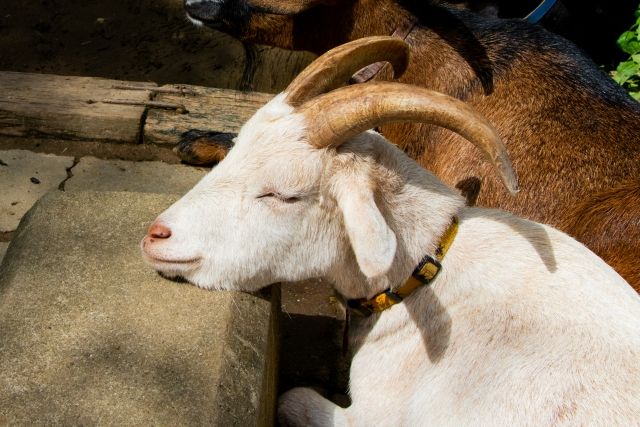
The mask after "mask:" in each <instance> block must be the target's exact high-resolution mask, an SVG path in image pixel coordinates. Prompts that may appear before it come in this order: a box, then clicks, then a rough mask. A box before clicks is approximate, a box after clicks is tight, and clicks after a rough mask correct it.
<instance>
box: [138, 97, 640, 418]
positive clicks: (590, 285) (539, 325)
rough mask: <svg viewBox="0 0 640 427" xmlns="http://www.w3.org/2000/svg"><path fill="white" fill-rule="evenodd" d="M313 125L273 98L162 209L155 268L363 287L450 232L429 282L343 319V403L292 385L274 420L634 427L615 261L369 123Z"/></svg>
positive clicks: (253, 284) (150, 243) (632, 374)
mask: <svg viewBox="0 0 640 427" xmlns="http://www.w3.org/2000/svg"><path fill="white" fill-rule="evenodd" d="M307 132H313V129H307V125H306V123H305V122H304V120H303V117H301V116H299V115H297V114H295V112H294V111H293V109H292V108H291V107H290V106H288V105H287V104H286V102H285V101H284V96H283V95H279V96H277V97H276V98H274V99H273V100H272V101H271V102H270V103H269V104H267V105H266V106H265V107H263V108H262V109H260V110H259V111H258V112H257V113H256V114H255V116H254V117H253V118H251V119H250V120H249V121H248V122H247V123H246V124H245V126H244V127H243V128H242V130H241V131H240V133H239V135H238V138H237V143H236V146H235V148H234V149H233V150H231V152H230V154H229V155H228V157H227V158H226V159H225V160H224V161H223V162H222V163H221V164H220V165H219V166H218V167H216V168H215V169H213V171H212V172H211V173H210V174H209V175H207V176H206V177H205V178H204V179H203V180H202V181H201V182H200V183H199V184H198V185H196V187H195V188H194V189H193V190H191V191H190V192H189V193H188V194H187V195H186V196H184V197H183V198H182V199H181V200H179V201H178V202H177V203H175V204H174V205H173V206H171V207H170V208H169V209H168V210H167V211H165V212H164V213H163V214H161V215H160V216H159V217H158V219H157V222H158V223H159V224H163V225H164V226H166V227H168V228H169V229H170V230H171V233H172V234H171V237H170V238H167V239H153V238H151V237H150V236H147V237H145V239H144V240H143V243H142V246H143V249H144V254H145V258H146V259H147V260H148V261H149V263H150V264H151V265H152V266H153V267H155V268H156V269H158V270H160V271H162V272H164V273H165V274H168V275H176V276H183V277H184V278H186V279H187V280H189V281H191V282H192V283H194V284H196V285H198V286H201V287H205V288H214V289H234V290H248V291H251V290H255V289H258V288H260V287H263V286H266V285H268V284H270V283H272V282H276V281H281V280H286V281H295V280H300V279H305V278H311V277H318V276H324V277H327V278H328V279H330V280H332V281H333V282H334V283H335V287H336V290H337V291H338V292H339V293H341V294H342V295H344V296H345V297H346V298H362V297H371V296H372V295H374V294H376V293H377V292H380V291H382V290H384V289H386V288H387V287H389V286H392V287H393V286H398V285H400V284H401V283H403V282H404V280H406V278H407V277H408V276H409V275H410V274H411V271H412V270H413V268H414V267H415V265H416V264H417V263H418V261H419V260H420V259H421V258H422V256H423V255H425V254H426V253H433V251H434V249H435V246H436V244H437V241H438V239H439V236H440V235H441V234H442V233H443V231H444V230H445V229H446V227H447V226H448V224H449V222H450V221H451V218H452V216H453V215H458V216H459V218H460V228H459V232H458V234H457V236H456V238H455V240H454V242H453V245H452V247H451V249H450V251H449V252H448V254H447V255H446V257H445V259H444V261H443V270H442V272H441V273H440V275H439V276H438V277H437V278H436V280H435V281H434V282H433V283H432V285H431V286H429V287H424V288H421V289H419V290H418V291H416V292H415V293H414V294H413V295H411V296H410V297H409V298H407V299H406V300H405V301H404V302H403V303H402V304H399V305H396V306H394V307H392V308H391V309H389V310H387V311H384V312H383V313H381V314H380V315H374V316H372V317H371V318H368V319H365V320H361V321H359V322H356V325H354V328H353V331H352V340H353V343H352V345H353V347H354V348H355V354H354V357H353V362H352V366H351V374H350V394H351V398H352V401H353V403H352V405H351V406H350V407H349V408H346V409H343V408H340V407H338V406H336V405H334V404H333V403H331V402H329V401H328V400H326V399H324V398H323V397H321V396H320V395H318V394H317V393H316V392H314V391H312V390H310V389H294V390H291V391H289V392H287V393H285V394H284V395H283V396H282V397H281V399H280V408H279V416H280V419H281V422H282V424H283V425H318V426H319V425H351V426H374V425H375V426H399V425H406V426H416V425H438V426H441V425H451V426H460V425H491V426H513V425H532V426H533V425H535V426H538V425H620V426H630V425H637V424H638V420H639V418H638V417H639V415H638V414H640V298H639V297H638V295H637V294H636V293H635V292H634V291H633V290H632V289H631V287H630V286H629V285H628V284H627V283H626V282H625V281H624V280H623V279H622V278H621V277H620V276H619V275H618V274H617V273H616V272H615V271H613V270H612V269H611V268H610V267H609V266H607V265H606V264H605V263H604V262H603V261H602V260H600V259H599V258H598V257H597V256H596V255H594V254H593V253H592V252H590V251H589V250H588V249H587V248H586V247H584V246H583V245H581V244H580V243H578V242H576V241H575V240H573V239H571V238H570V237H568V236H567V235H565V234H563V233H561V232H560V231H557V230H555V229H552V228H550V227H547V226H544V225H541V224H537V223H534V222H530V221H526V220H523V219H520V218H516V217H514V216H512V215H509V214H507V213H504V212H500V211H495V210H485V209H475V208H467V207H465V206H464V203H463V200H462V199H461V198H460V197H459V196H458V195H457V194H456V193H455V192H454V191H452V190H451V189H449V188H447V187H446V186H444V185H443V184H442V183H441V182H440V181H439V180H438V179H437V178H436V177H434V176H433V175H431V174H430V173H428V172H427V171H425V170H423V169H422V168H420V167H419V166H418V165H417V164H415V163H414V162H413V161H412V160H410V159H409V158H408V157H407V156H406V155H405V154H404V153H402V152H401V151H400V150H398V149H396V148H395V147H393V146H391V145H390V144H389V143H388V142H387V141H386V140H384V138H382V137H381V136H379V135H377V134H375V133H372V132H367V133H364V134H362V135H359V136H358V137H356V138H354V139H353V140H351V141H349V142H347V143H345V144H343V145H342V146H340V148H338V149H337V150H336V149H324V150H318V149H314V148H312V147H311V146H309V145H308V144H307V143H306V137H305V135H307ZM271 193H273V194H275V195H277V196H278V197H272V196H268V197H259V196H264V195H265V194H271ZM292 197H295V199H292ZM287 198H288V199H289V200H288V201H286V200H284V199H287ZM159 259H163V260H165V261H158V260H159ZM171 260H175V261H185V262H171ZM189 260H192V261H189Z"/></svg>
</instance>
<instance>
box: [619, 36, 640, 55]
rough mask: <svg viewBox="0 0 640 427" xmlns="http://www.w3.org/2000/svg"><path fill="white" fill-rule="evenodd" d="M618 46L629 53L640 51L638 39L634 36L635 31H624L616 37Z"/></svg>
mask: <svg viewBox="0 0 640 427" xmlns="http://www.w3.org/2000/svg"><path fill="white" fill-rule="evenodd" d="M617 43H618V46H619V47H620V49H622V50H623V51H624V52H626V53H628V54H629V55H633V54H636V53H638V52H640V40H638V38H637V37H636V33H633V32H631V31H625V32H624V33H622V35H621V36H620V37H619V38H618V42H617Z"/></svg>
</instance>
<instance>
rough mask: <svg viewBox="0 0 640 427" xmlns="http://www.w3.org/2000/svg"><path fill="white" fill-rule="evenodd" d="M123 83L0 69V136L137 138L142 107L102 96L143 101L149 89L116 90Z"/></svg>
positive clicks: (130, 139)
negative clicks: (114, 102)
mask: <svg viewBox="0 0 640 427" xmlns="http://www.w3.org/2000/svg"><path fill="white" fill-rule="evenodd" d="M122 83H123V82H120V81H117V80H108V79H102V78H93V77H69V76H57V75H48V74H33V73H16V72H0V135H5V136H13V137H16V136H17V137H33V136H38V137H44V138H57V139H64V140H92V141H96V140H98V141H100V140H106V141H116V142H129V143H133V142H137V141H138V137H139V132H140V128H141V123H142V117H143V115H144V111H145V106H141V105H136V106H131V105H116V104H109V103H104V102H102V101H103V100H108V99H113V100H131V101H136V102H143V101H148V100H149V99H151V92H150V91H147V90H140V91H132V90H126V89H114V86H117V85H119V84H122ZM129 84H135V85H136V86H144V87H149V88H151V87H155V86H156V84H155V83H129Z"/></svg>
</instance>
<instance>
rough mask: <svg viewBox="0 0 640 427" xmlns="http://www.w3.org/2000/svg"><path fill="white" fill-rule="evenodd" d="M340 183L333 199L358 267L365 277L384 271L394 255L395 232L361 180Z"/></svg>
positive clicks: (371, 276)
mask: <svg viewBox="0 0 640 427" xmlns="http://www.w3.org/2000/svg"><path fill="white" fill-rule="evenodd" d="M349 181H350V182H349V184H348V185H344V184H346V183H345V182H344V181H343V182H342V183H341V184H343V185H341V186H340V187H341V190H339V191H337V195H336V199H337V201H338V206H339V207H340V210H341V211H342V215H343V216H344V224H345V227H346V228H347V234H348V235H349V241H350V242H351V247H352V248H353V252H354V253H355V255H356V260H357V261H358V265H359V266H360V270H361V271H362V272H363V273H364V275H365V276H367V277H368V278H374V277H378V276H381V275H383V274H385V273H386V272H387V271H388V270H389V268H390V267H391V264H392V262H393V259H394V257H395V254H396V244H397V243H396V235H395V234H394V233H393V231H392V230H391V229H390V228H389V226H388V225H387V222H386V221H385V219H384V217H383V216H382V213H381V212H380V210H379V209H378V206H377V205H376V202H375V199H374V195H373V191H372V190H371V188H369V187H370V186H367V185H365V184H364V183H363V182H354V181H353V180H349Z"/></svg>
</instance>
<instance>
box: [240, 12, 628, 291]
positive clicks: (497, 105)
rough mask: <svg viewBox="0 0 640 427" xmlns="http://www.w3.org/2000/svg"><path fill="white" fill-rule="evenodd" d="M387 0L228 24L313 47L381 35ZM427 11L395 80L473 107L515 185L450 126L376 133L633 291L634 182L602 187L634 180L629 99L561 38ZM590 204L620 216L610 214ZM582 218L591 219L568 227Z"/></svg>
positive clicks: (246, 34)
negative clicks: (587, 256) (599, 262)
mask: <svg viewBox="0 0 640 427" xmlns="http://www.w3.org/2000/svg"><path fill="white" fill-rule="evenodd" d="M250 2H251V0H249V3H250ZM266 2H267V1H266V0H262V1H261V3H266ZM398 3H399V2H398V1H393V0H342V1H340V0H336V1H335V4H334V5H333V6H325V5H320V6H317V7H314V8H311V9H308V10H306V11H303V12H301V13H298V14H295V15H291V16H286V15H268V14H259V13H252V14H251V15H250V21H249V24H248V26H247V27H245V28H244V30H241V31H231V30H230V31H229V32H231V33H235V35H236V36H239V37H240V38H242V39H244V40H248V41H252V42H257V43H263V44H270V45H274V46H279V47H283V48H287V49H304V50H311V51H314V52H316V53H322V52H325V51H326V50H328V49H330V48H332V47H334V46H336V45H339V44H341V43H344V42H347V41H349V40H354V39H357V38H360V37H364V36H370V35H387V34H391V33H392V32H393V30H394V29H395V28H397V27H398V26H400V25H401V23H402V22H404V21H405V20H407V19H408V18H409V17H410V16H412V15H411V13H410V12H409V11H408V8H407V9H405V8H403V7H401V6H399V5H398ZM405 3H414V4H417V3H419V2H417V1H413V2H411V1H407V2H405ZM415 7H418V8H419V7H420V6H415ZM430 12H432V14H431V15H429V16H426V17H425V16H421V19H422V20H421V21H420V24H419V26H418V27H417V29H416V30H414V31H413V32H412V34H411V35H410V36H409V38H408V39H407V42H408V43H409V44H410V45H411V46H412V58H411V62H410V64H409V68H408V70H407V72H406V73H405V75H404V76H403V77H402V78H401V79H400V81H401V82H405V83H412V84H418V85H421V86H425V87H427V88H429V89H433V90H437V91H440V92H444V93H446V94H449V95H452V96H455V97H458V98H460V99H462V100H465V101H467V102H468V103H470V104H471V105H472V106H473V107H474V108H475V109H477V110H478V111H479V112H480V113H481V114H483V115H484V116H485V117H486V118H487V119H488V120H489V121H490V122H491V123H492V124H493V125H494V126H495V127H496V129H498V132H499V133H500V135H501V137H502V138H503V140H504V142H505V143H506V145H507V148H508V150H509V154H510V156H511V158H512V159H513V164H514V167H515V170H516V173H517V174H518V178H519V181H520V187H521V192H520V194H518V196H516V197H511V196H510V195H509V194H508V193H507V192H506V191H504V190H503V189H502V187H501V184H500V182H499V181H498V179H497V178H496V176H495V174H494V173H493V171H492V170H490V169H491V166H490V165H489V164H488V163H487V162H485V161H484V159H482V158H481V157H480V155H479V153H478V152H477V151H476V150H475V149H474V148H473V147H472V146H471V145H470V144H468V143H466V142H465V141H463V140H462V139H461V138H460V137H459V136H457V135H454V134H453V133H452V132H450V131H447V130H444V129H441V128H435V127H434V126H429V125H423V124H413V123H403V124H397V125H391V126H383V127H382V129H381V130H382V132H383V134H384V135H385V136H386V137H388V138H389V139H390V140H391V141H393V142H394V143H396V144H397V145H399V146H400V147H402V148H403V149H404V150H405V151H406V152H407V153H408V154H409V155H411V156H412V157H413V158H415V159H417V160H418V161H419V162H420V163H421V164H422V165H423V166H424V167H426V168H428V169H429V170H431V171H433V172H434V173H435V174H436V175H438V176H439V177H440V178H441V179H442V180H443V181H444V182H445V183H447V184H449V185H451V186H458V187H459V188H461V189H463V190H464V191H465V192H466V193H465V194H466V195H467V197H468V198H469V199H471V200H473V199H474V198H476V197H477V201H476V202H477V204H478V205H482V206H491V207H499V208H502V209H505V210H508V211H511V212H513V213H515V214H516V215H520V216H523V217H526V218H530V219H533V220H536V221H540V222H544V223H548V224H551V225H553V226H555V227H558V228H560V229H561V230H564V231H566V232H568V233H570V234H573V235H574V236H575V237H576V238H578V239H579V240H581V241H582V242H584V243H586V244H587V245H588V246H589V247H590V248H592V249H593V250H594V251H596V252H597V253H598V254H599V255H600V256H601V257H602V258H603V259H604V260H605V261H607V262H608V263H609V264H611V265H614V266H615V267H616V269H617V271H618V272H619V273H620V274H621V275H623V277H624V278H625V279H626V280H627V281H628V282H629V283H631V285H632V286H634V288H635V289H636V290H640V263H639V262H638V261H637V260H638V258H639V257H640V244H638V243H637V242H640V222H639V220H638V218H640V203H629V201H628V197H631V196H630V195H631V194H636V195H637V190H638V181H629V182H627V183H626V184H624V186H623V187H624V188H626V190H625V191H626V192H623V191H618V190H611V189H613V188H620V187H619V186H620V185H621V183H622V182H624V181H626V180H628V179H629V177H637V176H640V128H639V127H638V123H640V105H638V104H635V103H634V101H632V100H631V99H630V98H628V97H625V95H624V94H622V92H621V90H620V89H618V88H616V87H615V86H614V84H613V83H612V82H610V81H609V79H608V78H607V77H605V76H604V75H601V73H600V71H599V70H598V69H597V68H596V66H595V65H594V64H592V63H591V62H590V61H589V60H587V59H585V58H584V57H582V56H581V54H580V53H579V52H578V51H577V49H575V48H574V47H573V46H572V45H571V44H570V43H569V42H567V41H565V40H563V39H561V38H559V37H557V36H553V35H551V34H549V33H546V32H545V31H544V30H542V29H539V28H537V27H531V26H527V25H526V24H522V23H515V22H512V23H506V24H504V25H503V24H502V22H506V21H502V22H501V21H486V22H487V23H486V24H485V23H484V22H485V21H480V20H479V18H478V17H477V16H474V15H472V14H470V13H465V12H455V13H454V12H452V11H451V10H449V9H447V8H432V10H431V11H430ZM491 25H495V29H493V27H491ZM503 27H504V29H503ZM320 35H322V37H320ZM381 78H385V76H382V77H381ZM478 187H479V189H478ZM478 190H479V192H478ZM585 203H586V205H585ZM601 203H605V204H606V206H614V207H615V210H616V212H617V211H619V210H623V211H624V212H625V214H624V215H621V214H616V215H611V213H610V210H609V208H603V207H601V206H600V204H601ZM612 209H613V208H612ZM579 212H584V213H582V214H578V213H579ZM576 215H578V216H576ZM580 215H582V216H580ZM584 221H589V223H590V224H598V226H588V227H587V226H585V227H582V228H580V227H579V225H580V224H582V223H583V222H584ZM570 224H571V225H570ZM577 230H579V232H578V231H577ZM604 230H606V231H607V232H606V233H604ZM624 242H636V243H635V244H632V245H627V244H626V243H624ZM623 247H624V249H623Z"/></svg>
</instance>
